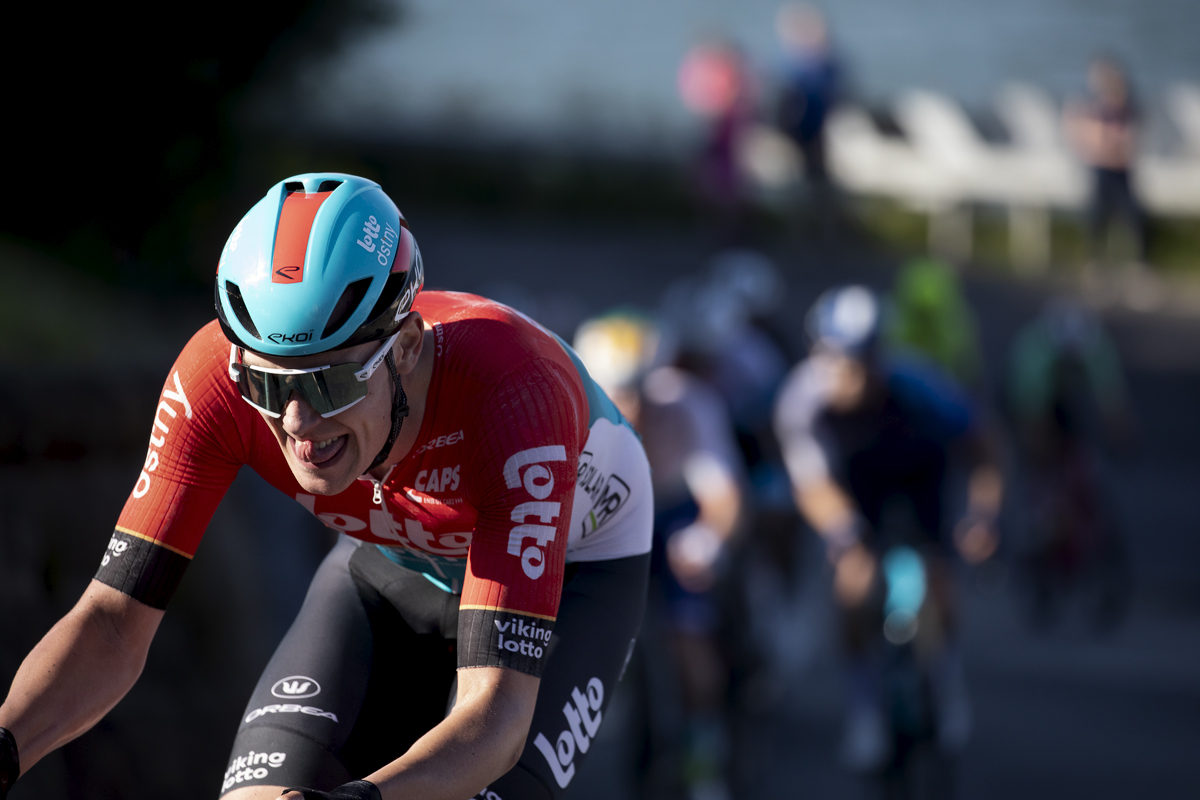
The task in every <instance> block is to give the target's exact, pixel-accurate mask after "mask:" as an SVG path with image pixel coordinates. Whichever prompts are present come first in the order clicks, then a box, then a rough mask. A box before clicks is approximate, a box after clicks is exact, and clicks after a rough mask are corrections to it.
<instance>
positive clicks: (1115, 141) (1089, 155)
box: [1064, 56, 1147, 263]
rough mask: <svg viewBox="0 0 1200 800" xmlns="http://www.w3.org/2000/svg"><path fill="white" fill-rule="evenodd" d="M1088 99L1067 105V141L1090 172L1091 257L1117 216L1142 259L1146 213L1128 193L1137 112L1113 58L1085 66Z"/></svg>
mask: <svg viewBox="0 0 1200 800" xmlns="http://www.w3.org/2000/svg"><path fill="white" fill-rule="evenodd" d="M1088 89H1089V90H1090V96H1089V97H1088V98H1087V99H1085V100H1082V101H1076V102H1073V103H1069V104H1068V105H1067V108H1066V112H1065V120H1064V121H1065V124H1066V130H1067V137H1068V139H1069V140H1070V141H1071V143H1072V144H1073V146H1074V147H1075V150H1076V152H1077V153H1078V154H1079V157H1080V158H1081V159H1082V160H1083V162H1084V163H1085V164H1087V165H1088V166H1089V167H1090V168H1091V169H1092V175H1093V180H1094V183H1093V187H1092V203H1091V236H1092V257H1093V259H1096V260H1099V259H1100V258H1101V256H1102V255H1103V253H1104V249H1105V247H1104V245H1105V240H1106V237H1107V236H1108V233H1109V229H1110V226H1111V225H1112V223H1113V222H1115V221H1116V220H1117V219H1118V218H1120V217H1123V218H1124V220H1125V223H1126V224H1127V225H1129V227H1130V230H1131V232H1132V234H1133V238H1134V247H1135V250H1136V252H1135V258H1137V260H1138V262H1139V263H1145V261H1146V248H1147V241H1146V215H1145V212H1144V211H1143V210H1142V204H1141V202H1140V201H1139V200H1138V197H1137V195H1136V194H1135V193H1134V191H1133V184H1132V180H1131V173H1132V171H1133V164H1134V160H1135V159H1136V157H1137V126H1138V108H1137V105H1136V103H1135V101H1134V97H1133V89H1132V86H1131V85H1130V82H1129V78H1128V76H1127V74H1126V73H1125V70H1124V69H1123V67H1122V66H1121V64H1120V63H1118V62H1117V61H1116V60H1115V59H1114V58H1112V57H1109V56H1104V57H1101V58H1097V59H1095V60H1094V61H1093V62H1092V64H1091V66H1090V67H1089V68H1088Z"/></svg>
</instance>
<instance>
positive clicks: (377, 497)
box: [363, 464, 396, 508]
mask: <svg viewBox="0 0 1200 800" xmlns="http://www.w3.org/2000/svg"><path fill="white" fill-rule="evenodd" d="M395 468H396V465H395V464H392V466H390V467H388V471H387V473H386V474H384V476H383V477H382V478H380V479H379V480H375V478H373V477H371V476H370V475H364V476H363V477H364V478H366V479H367V480H369V481H370V482H371V485H372V487H373V489H372V491H371V502H372V503H374V504H375V505H377V506H379V507H380V508H387V506H385V505H384V504H383V483H384V481H386V480H387V479H388V478H390V477H391V476H392V470H394V469H395Z"/></svg>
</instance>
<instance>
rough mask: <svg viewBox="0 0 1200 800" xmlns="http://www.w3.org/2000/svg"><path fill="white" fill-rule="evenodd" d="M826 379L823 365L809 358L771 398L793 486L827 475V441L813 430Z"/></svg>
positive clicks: (823, 400) (826, 391) (824, 397)
mask: <svg viewBox="0 0 1200 800" xmlns="http://www.w3.org/2000/svg"><path fill="white" fill-rule="evenodd" d="M830 381H831V377H830V375H829V374H828V370H827V369H826V365H825V364H824V363H823V362H822V361H821V360H820V359H818V358H809V359H807V360H805V361H802V362H800V363H799V364H798V365H796V367H794V368H793V369H792V371H791V372H790V373H789V374H788V376H787V378H785V379H784V383H783V385H782V387H780V390H779V396H778V398H777V399H776V401H775V419H774V422H775V435H776V437H777V438H778V439H779V445H780V448H781V450H782V451H783V462H784V465H785V466H786V467H787V471H788V477H789V478H790V479H791V481H792V485H793V486H797V487H805V486H809V485H812V484H814V483H818V482H820V481H822V480H826V479H828V478H829V477H830V463H831V462H832V461H833V459H832V458H831V454H830V452H829V450H830V445H829V443H828V442H826V441H825V440H824V439H823V437H821V436H820V435H819V432H818V430H817V419H818V416H819V415H820V413H821V411H822V410H823V409H824V408H825V405H826V401H827V397H828V394H829V385H830Z"/></svg>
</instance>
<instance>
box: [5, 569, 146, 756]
mask: <svg viewBox="0 0 1200 800" xmlns="http://www.w3.org/2000/svg"><path fill="white" fill-rule="evenodd" d="M131 604H136V606H138V607H139V608H133V611H132V614H130V608H131V607H132V606H131ZM161 618H162V612H161V611H158V610H156V609H152V608H149V607H148V606H144V605H141V604H140V603H137V602H136V601H134V600H132V599H131V598H128V597H126V596H125V595H122V594H120V593H119V592H117V591H116V590H115V589H111V588H109V587H107V586H105V585H103V584H99V583H96V582H95V581H93V582H92V584H91V585H90V586H89V587H88V589H87V591H86V592H84V595H83V598H82V599H81V600H80V601H79V603H78V604H76V606H75V608H73V609H72V610H71V611H70V612H69V613H68V614H67V615H66V616H65V617H63V618H62V619H61V620H59V621H58V623H57V624H55V626H54V627H53V628H51V629H50V632H49V633H47V634H46V635H45V636H44V637H43V638H42V640H41V641H40V642H39V643H38V644H37V646H36V647H34V649H33V651H32V652H30V654H29V655H28V656H26V658H25V660H24V661H23V662H22V663H21V667H20V669H18V670H17V674H16V677H15V678H14V679H13V683H12V687H11V688H10V689H9V692H8V697H7V699H6V700H5V701H4V704H3V705H0V727H4V728H8V729H9V730H10V731H12V733H13V736H14V737H15V738H16V741H17V747H18V748H19V750H20V757H21V771H22V772H25V771H26V770H28V769H29V768H30V767H32V766H33V765H34V764H35V763H36V762H37V761H39V760H40V759H41V758H42V757H43V756H44V755H46V754H47V753H49V752H50V751H52V750H54V749H55V748H56V747H59V746H61V745H63V744H65V743H67V742H69V741H71V740H72V739H74V738H75V737H77V736H79V735H80V734H82V733H83V732H85V731H86V730H88V729H89V728H91V727H92V726H93V725H95V724H96V723H97V722H98V721H99V720H100V719H101V718H102V717H103V716H104V715H105V714H106V713H108V711H109V710H110V709H111V708H112V707H113V706H115V705H116V704H117V702H118V701H119V700H120V699H121V698H122V697H124V696H125V693H126V692H128V691H129V689H130V687H131V686H133V684H134V682H135V681H136V680H137V678H138V675H140V674H141V671H142V666H143V665H144V664H145V660H146V651H147V649H148V648H149V644H150V639H151V638H153V635H154V631H155V629H157V627H158V621H159V620H160V619H161Z"/></svg>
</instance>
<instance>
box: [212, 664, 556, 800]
mask: <svg viewBox="0 0 1200 800" xmlns="http://www.w3.org/2000/svg"><path fill="white" fill-rule="evenodd" d="M540 683H541V681H540V679H538V678H534V677H532V676H530V675H526V674H524V673H522V672H518V671H516V670H513V669H506V668H504V667H474V668H471V669H460V670H459V671H458V699H457V701H456V703H455V705H454V710H453V711H451V712H450V715H449V716H448V717H446V719H445V720H443V721H442V722H441V723H440V724H439V725H437V726H436V727H435V728H433V730H431V731H429V733H427V734H425V735H424V736H422V737H421V738H420V739H418V740H417V742H416V744H414V745H413V746H412V747H411V748H409V750H408V752H407V753H405V754H404V755H402V756H401V757H400V758H398V759H396V760H395V761H393V762H392V763H390V764H388V765H387V766H385V767H383V768H382V769H379V770H376V771H375V772H373V773H371V774H370V775H367V776H366V777H365V780H368V781H370V782H371V783H373V784H375V785H376V786H378V787H379V790H380V793H381V794H382V795H383V800H400V799H401V798H404V800H409V798H412V799H413V800H462V798H464V797H473V796H475V795H476V794H477V793H478V792H479V790H480V789H482V788H483V787H484V786H486V785H487V784H488V783H489V782H491V781H493V780H495V779H496V778H498V777H500V776H501V775H503V774H504V773H505V772H508V770H510V769H512V767H513V766H514V765H516V763H517V760H518V759H519V758H520V757H521V751H522V750H523V749H524V747H525V739H526V738H527V737H528V735H529V726H530V724H531V722H532V721H533V708H534V705H535V703H536V702H537V692H538V685H539V684H540ZM282 788H283V787H271V786H251V787H247V788H245V789H238V790H236V791H233V792H230V793H229V794H227V795H225V798H224V800H274V798H276V797H278V796H279V792H280V791H282ZM284 797H286V798H288V800H302V799H301V795H300V794H299V793H292V794H287V795H284Z"/></svg>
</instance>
